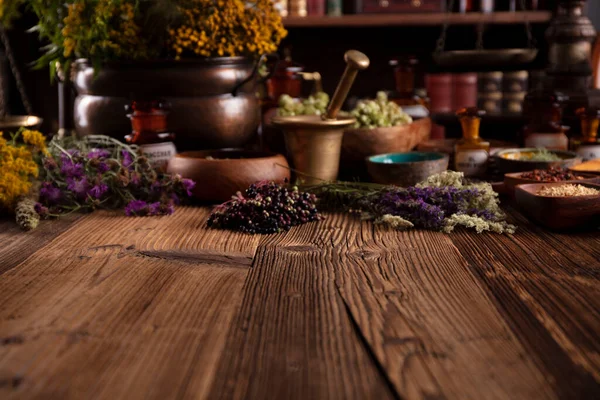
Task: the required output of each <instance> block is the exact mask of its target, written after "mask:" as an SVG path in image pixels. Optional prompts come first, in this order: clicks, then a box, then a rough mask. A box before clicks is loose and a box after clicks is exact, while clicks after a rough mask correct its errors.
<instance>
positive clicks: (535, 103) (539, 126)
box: [523, 89, 569, 150]
mask: <svg viewBox="0 0 600 400" xmlns="http://www.w3.org/2000/svg"><path fill="white" fill-rule="evenodd" d="M566 99H567V97H566V96H564V95H562V94H561V93H558V92H552V91H546V90H543V89H542V90H535V91H532V92H530V93H529V94H528V95H527V96H525V102H524V104H523V113H524V115H527V116H529V117H530V120H529V123H528V124H527V125H526V126H525V128H524V130H523V135H524V141H523V142H524V145H525V147H535V148H545V149H551V150H567V149H568V147H569V139H568V138H567V135H566V132H567V131H568V130H569V127H568V126H563V125H561V121H562V104H563V103H564V101H565V100H566Z"/></svg>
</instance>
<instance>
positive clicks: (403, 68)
mask: <svg viewBox="0 0 600 400" xmlns="http://www.w3.org/2000/svg"><path fill="white" fill-rule="evenodd" d="M389 65H390V66H391V67H392V68H393V70H394V82H395V86H396V90H395V92H393V93H392V94H391V95H390V101H393V102H394V103H396V104H398V105H399V106H412V105H423V106H426V104H427V99H426V98H423V97H421V96H419V95H418V94H417V91H416V89H415V86H416V81H417V77H418V74H419V71H418V65H419V60H418V59H417V58H416V57H415V56H405V57H400V58H394V59H392V60H390V61H389Z"/></svg>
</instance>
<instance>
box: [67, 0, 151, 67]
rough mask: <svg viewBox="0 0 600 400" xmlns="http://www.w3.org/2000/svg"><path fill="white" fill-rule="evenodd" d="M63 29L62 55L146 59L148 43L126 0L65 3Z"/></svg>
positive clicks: (131, 5)
mask: <svg viewBox="0 0 600 400" xmlns="http://www.w3.org/2000/svg"><path fill="white" fill-rule="evenodd" d="M63 22H64V27H63V29H62V32H61V33H62V36H63V48H64V56H65V57H70V56H72V55H76V56H81V55H85V56H90V57H93V56H102V58H104V59H110V58H119V59H122V58H128V59H132V58H133V59H135V58H145V57H146V55H147V51H148V49H147V45H146V43H145V42H144V40H143V39H142V35H141V29H140V27H139V26H138V24H137V23H136V21H135V7H134V4H132V3H131V1H129V0H93V1H88V0H86V1H81V0H80V1H75V2H73V3H71V4H68V5H67V16H66V17H65V18H64V20H63Z"/></svg>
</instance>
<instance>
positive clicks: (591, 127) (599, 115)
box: [571, 108, 600, 161]
mask: <svg viewBox="0 0 600 400" xmlns="http://www.w3.org/2000/svg"><path fill="white" fill-rule="evenodd" d="M575 113H576V114H577V116H578V117H579V120H580V121H581V136H579V137H574V138H571V149H572V150H573V151H575V152H576V153H577V154H578V155H579V156H581V158H583V161H589V160H593V159H595V158H600V138H598V126H599V125H600V108H580V109H578V110H577V111H576V112H575Z"/></svg>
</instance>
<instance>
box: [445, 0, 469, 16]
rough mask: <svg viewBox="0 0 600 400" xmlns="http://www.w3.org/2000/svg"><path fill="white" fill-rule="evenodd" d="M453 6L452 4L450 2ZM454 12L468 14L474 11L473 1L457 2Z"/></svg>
mask: <svg viewBox="0 0 600 400" xmlns="http://www.w3.org/2000/svg"><path fill="white" fill-rule="evenodd" d="M449 3H450V4H452V2H449ZM450 11H453V12H459V13H466V12H471V11H473V0H455V1H454V10H450Z"/></svg>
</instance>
